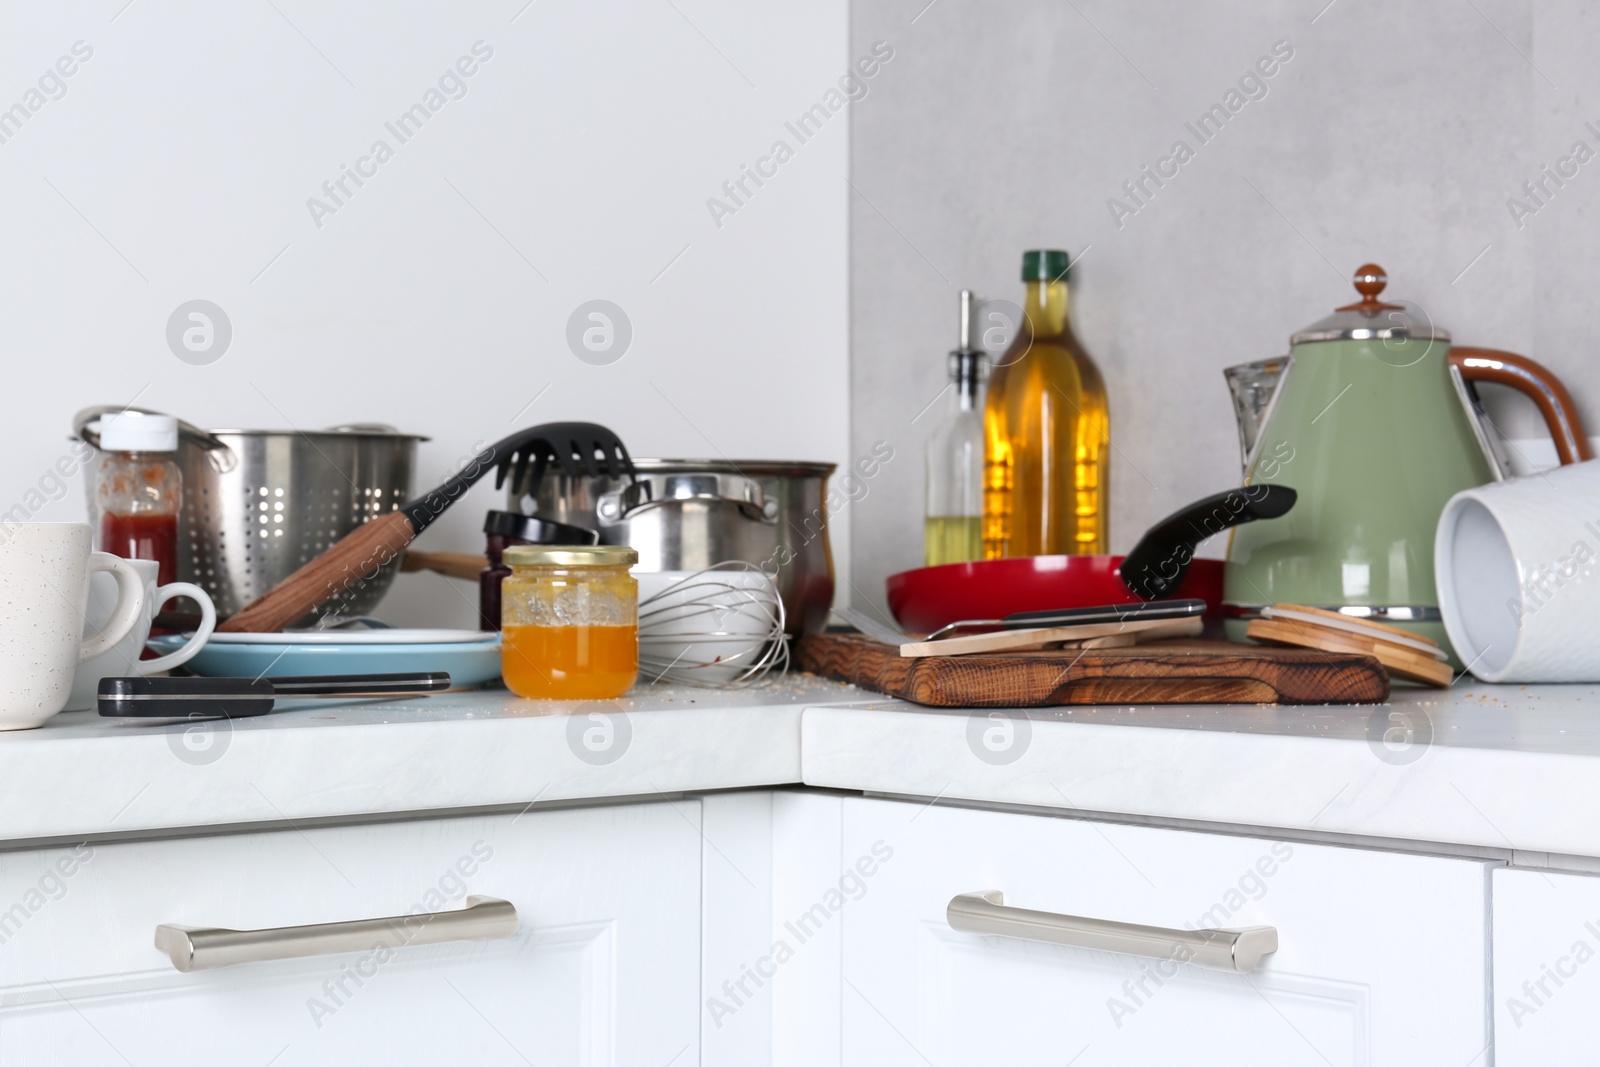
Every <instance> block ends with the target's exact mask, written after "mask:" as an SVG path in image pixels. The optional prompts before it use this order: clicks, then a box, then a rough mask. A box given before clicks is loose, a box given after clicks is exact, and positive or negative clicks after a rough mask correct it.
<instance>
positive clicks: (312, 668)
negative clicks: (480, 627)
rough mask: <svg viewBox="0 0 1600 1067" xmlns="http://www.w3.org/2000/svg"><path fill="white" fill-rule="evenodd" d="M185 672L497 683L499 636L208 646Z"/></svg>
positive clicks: (162, 640)
mask: <svg viewBox="0 0 1600 1067" xmlns="http://www.w3.org/2000/svg"><path fill="white" fill-rule="evenodd" d="M183 642H184V637H183V635H181V634H172V635H169V636H165V637H156V638H152V639H151V641H150V645H151V647H153V648H156V649H159V650H161V651H162V652H163V653H165V652H171V651H173V650H175V649H177V648H181V647H182V646H183ZM184 666H185V667H186V668H187V669H189V670H191V671H193V672H194V673H195V674H204V675H209V676H211V677H220V678H258V677H263V676H264V677H267V678H272V677H274V676H277V677H289V676H292V675H325V674H395V673H399V672H402V671H448V672H449V674H450V684H451V685H452V686H456V687H462V686H474V685H483V684H484V683H486V682H494V681H498V680H499V679H500V635H499V634H492V635H486V636H485V637H484V639H483V640H481V641H468V642H450V643H437V644H435V643H429V642H421V643H412V644H390V645H383V644H270V643H261V644H222V643H219V642H215V641H213V642H209V643H207V645H206V646H205V647H204V648H202V649H201V650H200V651H199V653H198V654H197V655H196V656H195V657H194V659H192V660H190V661H189V662H188V663H186V664H184Z"/></svg>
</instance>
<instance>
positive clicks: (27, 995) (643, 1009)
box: [0, 801, 700, 1067]
mask: <svg viewBox="0 0 1600 1067" xmlns="http://www.w3.org/2000/svg"><path fill="white" fill-rule="evenodd" d="M674 807H676V809H677V810H674ZM699 817H700V813H699V806H698V803H697V802H695V801H685V802H679V803H677V804H676V805H668V804H648V805H630V806H617V807H604V808H590V809H581V810H566V811H552V812H540V813H529V814H526V815H522V816H516V815H497V816H482V817H466V818H445V819H430V820H423V821H415V822H396V823H384V824H374V825H363V826H343V827H329V828H320V829H307V830H305V831H303V832H302V831H296V830H286V831H274V832H271V833H253V834H241V835H235V836H216V837H205V838H188V839H175V840H166V841H145V842H134V843H126V844H99V845H93V846H88V845H83V846H79V847H78V848H77V849H71V848H65V849H51V850H42V851H30V852H12V853H5V854H0V1032H3V1033H4V1034H5V1039H4V1041H3V1042H0V1064H13V1063H15V1064H37V1063H52V1064H104V1063H122V1062H124V1060H126V1061H127V1062H131V1063H136V1064H143V1063H178V1062H194V1063H201V1062H203V1063H219V1064H220V1063H230V1064H232V1063H237V1064H265V1063H268V1062H271V1063H273V1064H274V1065H275V1067H291V1065H294V1064H320V1063H454V1062H466V1063H474V1064H480V1063H481V1064H524V1063H526V1062H529V1061H531V1062H536V1063H552V1064H608V1065H609V1064H613V1063H616V1064H648V1065H654V1067H660V1065H661V1064H665V1063H667V1062H669V1061H672V1060H673V1057H674V1056H678V1055H680V1054H681V1056H682V1057H683V1058H680V1059H678V1060H677V1061H676V1062H677V1063H679V1064H685V1063H691V1062H694V1061H695V1059H696V1057H697V1056H698V1040H697V1025H696V1019H697V1007H698V1004H697V997H696V986H697V982H698V977H699V944H700V920H699V913H700V908H699V899H700V839H699V829H698V828H699ZM469 895H481V896H489V897H497V898H501V899H504V900H506V901H510V902H511V903H512V904H513V905H515V907H516V911H517V924H516V928H515V933H514V934H512V935H511V936H508V937H503V938H497V939H494V940H479V941H453V942H449V943H441V944H429V945H424V944H409V943H406V941H407V940H408V939H406V938H405V935H404V934H403V933H400V932H398V931H397V932H395V933H394V935H393V936H387V935H385V936H381V937H380V936H378V935H374V936H373V938H372V942H371V947H369V948H366V949H365V950H362V951H355V952H341V953H337V954H326V955H311V956H305V957H302V958H294V959H283V960H274V961H270V962H254V963H243V964H237V965H232V966H223V967H219V968H217V969H213V970H197V971H193V972H191V973H187V974H180V973H179V972H178V971H177V970H176V969H174V967H173V965H172V963H171V961H170V960H169V959H168V958H167V956H166V955H165V954H163V953H162V952H159V951H158V950H157V949H156V948H155V947H154V944H153V939H154V934H155V928H156V926H157V925H158V924H162V923H169V924H181V925H186V926H197V927H225V928H230V929H237V930H256V929H263V928H271V927H285V926H300V925H304V924H316V923H329V922H345V921H350V920H358V919H372V918H378V917H388V916H401V915H407V914H411V915H417V914H419V913H447V912H450V911H453V910H456V909H460V908H462V907H463V906H464V905H465V903H466V898H467V897H468V896H469ZM440 921H441V920H439V919H435V920H426V921H422V920H415V919H414V920H413V921H412V927H411V928H418V927H421V926H425V925H426V923H429V922H440ZM442 921H444V922H448V920H447V919H446V920H442ZM402 929H405V928H402ZM379 945H384V946H386V947H383V948H380V947H377V946H379Z"/></svg>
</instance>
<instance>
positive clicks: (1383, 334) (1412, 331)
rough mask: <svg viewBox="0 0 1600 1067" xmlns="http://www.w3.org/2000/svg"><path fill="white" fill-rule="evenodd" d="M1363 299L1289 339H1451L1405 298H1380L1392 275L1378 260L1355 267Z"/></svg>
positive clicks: (1299, 340)
mask: <svg viewBox="0 0 1600 1067" xmlns="http://www.w3.org/2000/svg"><path fill="white" fill-rule="evenodd" d="M1353 281H1354V283H1355V287H1356V292H1358V293H1360V294H1361V299H1360V300H1359V301H1357V302H1356V303H1354V304H1346V305H1345V306H1344V307H1342V308H1339V309H1338V310H1336V311H1335V312H1334V313H1333V314H1331V315H1329V316H1327V317H1326V318H1322V319H1318V320H1317V321H1316V322H1313V323H1312V324H1311V325H1310V326H1307V327H1306V328H1305V329H1303V330H1301V331H1300V332H1298V333H1296V334H1295V335H1294V336H1293V337H1291V338H1289V343H1290V344H1291V345H1299V344H1305V343H1306V342H1308V341H1365V340H1380V341H1391V340H1392V341H1405V340H1409V339H1413V338H1414V339H1416V340H1419V341H1443V342H1445V343H1446V344H1448V343H1449V341H1450V333H1449V331H1447V330H1445V329H1444V328H1443V327H1441V326H1436V325H1435V324H1434V322H1433V320H1432V319H1430V318H1429V317H1428V313H1427V312H1426V311H1424V310H1422V308H1420V307H1418V306H1417V305H1415V304H1409V303H1406V302H1405V301H1403V300H1402V301H1397V302H1396V301H1387V300H1379V299H1378V294H1379V293H1381V292H1383V290H1384V287H1385V286H1386V285H1388V284H1389V276H1388V274H1386V273H1385V272H1384V269H1383V268H1382V267H1380V266H1378V265H1377V264H1376V263H1364V264H1362V265H1361V266H1359V267H1357V268H1356V273H1355V277H1354V279H1353Z"/></svg>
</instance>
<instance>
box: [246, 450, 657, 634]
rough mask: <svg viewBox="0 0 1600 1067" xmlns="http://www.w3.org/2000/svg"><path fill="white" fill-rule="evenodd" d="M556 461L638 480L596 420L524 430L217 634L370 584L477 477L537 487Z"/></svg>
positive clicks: (257, 628) (351, 536) (256, 628)
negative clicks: (511, 479) (490, 474)
mask: <svg viewBox="0 0 1600 1067" xmlns="http://www.w3.org/2000/svg"><path fill="white" fill-rule="evenodd" d="M551 461H554V462H556V463H558V464H560V466H561V469H562V470H564V471H566V472H567V474H569V475H572V476H574V477H576V476H577V475H579V474H598V473H600V470H601V469H602V468H604V470H605V471H606V473H608V474H610V475H612V476H613V477H615V476H620V475H622V474H626V475H627V476H628V477H629V479H630V480H632V479H634V477H635V475H634V469H633V460H632V459H631V458H630V457H629V456H628V449H627V448H626V446H624V445H623V443H622V439H621V438H619V437H618V436H617V435H616V434H614V433H612V432H611V431H610V430H608V429H606V428H605V427H604V426H601V425H599V424H597V423H593V422H550V423H545V424H543V425H541V426H532V427H529V428H528V429H525V430H518V431H517V432H516V433H514V434H512V435H511V436H510V437H507V438H505V439H503V440H500V441H496V442H495V443H494V444H492V445H490V446H489V447H488V448H485V449H484V450H483V451H482V452H479V453H477V454H475V455H474V456H473V457H472V458H471V459H470V460H469V461H468V462H467V464H466V465H465V466H464V467H462V468H461V470H459V471H457V472H456V473H455V474H454V475H452V476H451V477H450V478H449V479H448V480H446V481H445V483H444V484H443V485H441V486H439V487H438V488H437V489H434V490H433V491H432V492H429V493H425V494H423V495H422V496H420V497H418V498H417V499H415V500H413V501H411V502H409V503H407V504H402V505H401V506H400V508H399V509H398V510H396V511H391V512H389V513H388V514H387V515H379V516H378V517H377V518H375V519H372V520H370V521H368V522H367V523H365V524H363V525H361V526H359V527H357V528H356V529H354V530H352V531H350V532H349V533H347V534H345V535H344V536H343V537H342V538H340V539H339V540H338V541H336V542H334V543H333V544H332V545H330V546H328V550H327V551H326V552H324V553H322V555H320V556H318V557H317V558H316V559H314V560H312V561H311V562H309V563H307V564H306V565H305V566H303V567H301V568H300V569H299V570H297V571H295V572H294V573H293V574H291V575H289V577H287V578H285V579H284V580H283V581H281V582H279V583H278V584H277V585H275V586H273V587H272V588H271V589H269V590H267V592H265V593H263V594H262V595H261V596H259V597H257V598H256V599H255V600H252V601H251V602H250V603H248V604H246V605H245V606H244V607H243V608H241V609H240V610H239V611H238V612H236V613H235V614H234V615H233V616H231V617H230V618H228V619H227V620H226V621H224V622H223V623H222V624H221V625H219V626H218V627H217V630H218V632H219V633H272V632H274V631H277V630H281V629H283V628H284V627H285V626H287V625H289V624H290V623H291V622H294V621H295V620H296V619H298V618H300V617H302V616H304V615H306V614H307V613H309V612H312V611H315V610H317V609H318V608H320V607H322V606H323V605H324V604H327V603H328V602H329V601H331V600H335V599H337V598H338V597H339V596H340V595H341V594H343V593H345V592H346V591H347V590H349V589H351V588H354V587H358V586H359V585H360V584H361V583H363V582H366V581H369V580H370V579H371V578H372V577H373V576H374V575H376V574H377V573H378V569H379V568H380V567H382V566H384V565H385V564H387V563H388V562H389V561H390V560H392V559H394V558H395V557H397V556H399V555H400V554H401V553H402V552H404V551H405V549H406V546H407V545H409V544H410V543H411V542H412V540H414V539H415V538H416V536H417V535H418V534H420V533H421V532H422V531H423V530H425V529H427V528H428V526H429V525H431V524H432V523H433V521H434V520H435V519H437V518H438V517H439V516H440V515H442V514H444V512H445V510H446V509H447V508H449V507H450V505H451V504H453V503H455V502H456V500H457V499H459V498H460V496H461V494H463V493H465V492H466V491H467V490H468V489H470V488H471V487H472V486H473V485H475V484H476V483H477V482H478V480H479V479H481V478H482V477H483V476H484V475H485V474H487V473H488V472H489V469H490V468H494V469H495V470H496V472H497V473H496V476H495V484H496V485H497V486H498V485H501V484H503V483H504V482H505V480H506V475H507V473H508V472H511V471H513V470H514V475H513V477H514V478H515V484H522V483H523V482H525V481H528V480H529V467H530V465H531V467H532V481H533V483H534V484H535V485H536V484H537V478H538V477H539V475H541V474H542V473H543V472H544V470H545V468H546V467H547V466H548V465H549V464H550V463H551Z"/></svg>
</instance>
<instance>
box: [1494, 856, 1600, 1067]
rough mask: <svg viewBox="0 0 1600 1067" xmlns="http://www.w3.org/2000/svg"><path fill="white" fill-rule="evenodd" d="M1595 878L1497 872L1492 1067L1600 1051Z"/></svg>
mask: <svg viewBox="0 0 1600 1067" xmlns="http://www.w3.org/2000/svg"><path fill="white" fill-rule="evenodd" d="M1597 1002H1600V878H1596V877H1592V876H1589V875H1582V874H1554V873H1549V872H1545V871H1518V870H1509V869H1501V870H1498V871H1495V872H1494V1047H1495V1064H1496V1067H1565V1065H1568V1064H1572V1065H1583V1067H1587V1065H1589V1064H1592V1063H1594V1062H1595V1061H1596V1058H1597V1056H1600V1052H1597V1051H1596V1050H1597V1049H1600V1012H1597V1011H1596V1010H1595V1004H1596V1003H1597Z"/></svg>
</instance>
